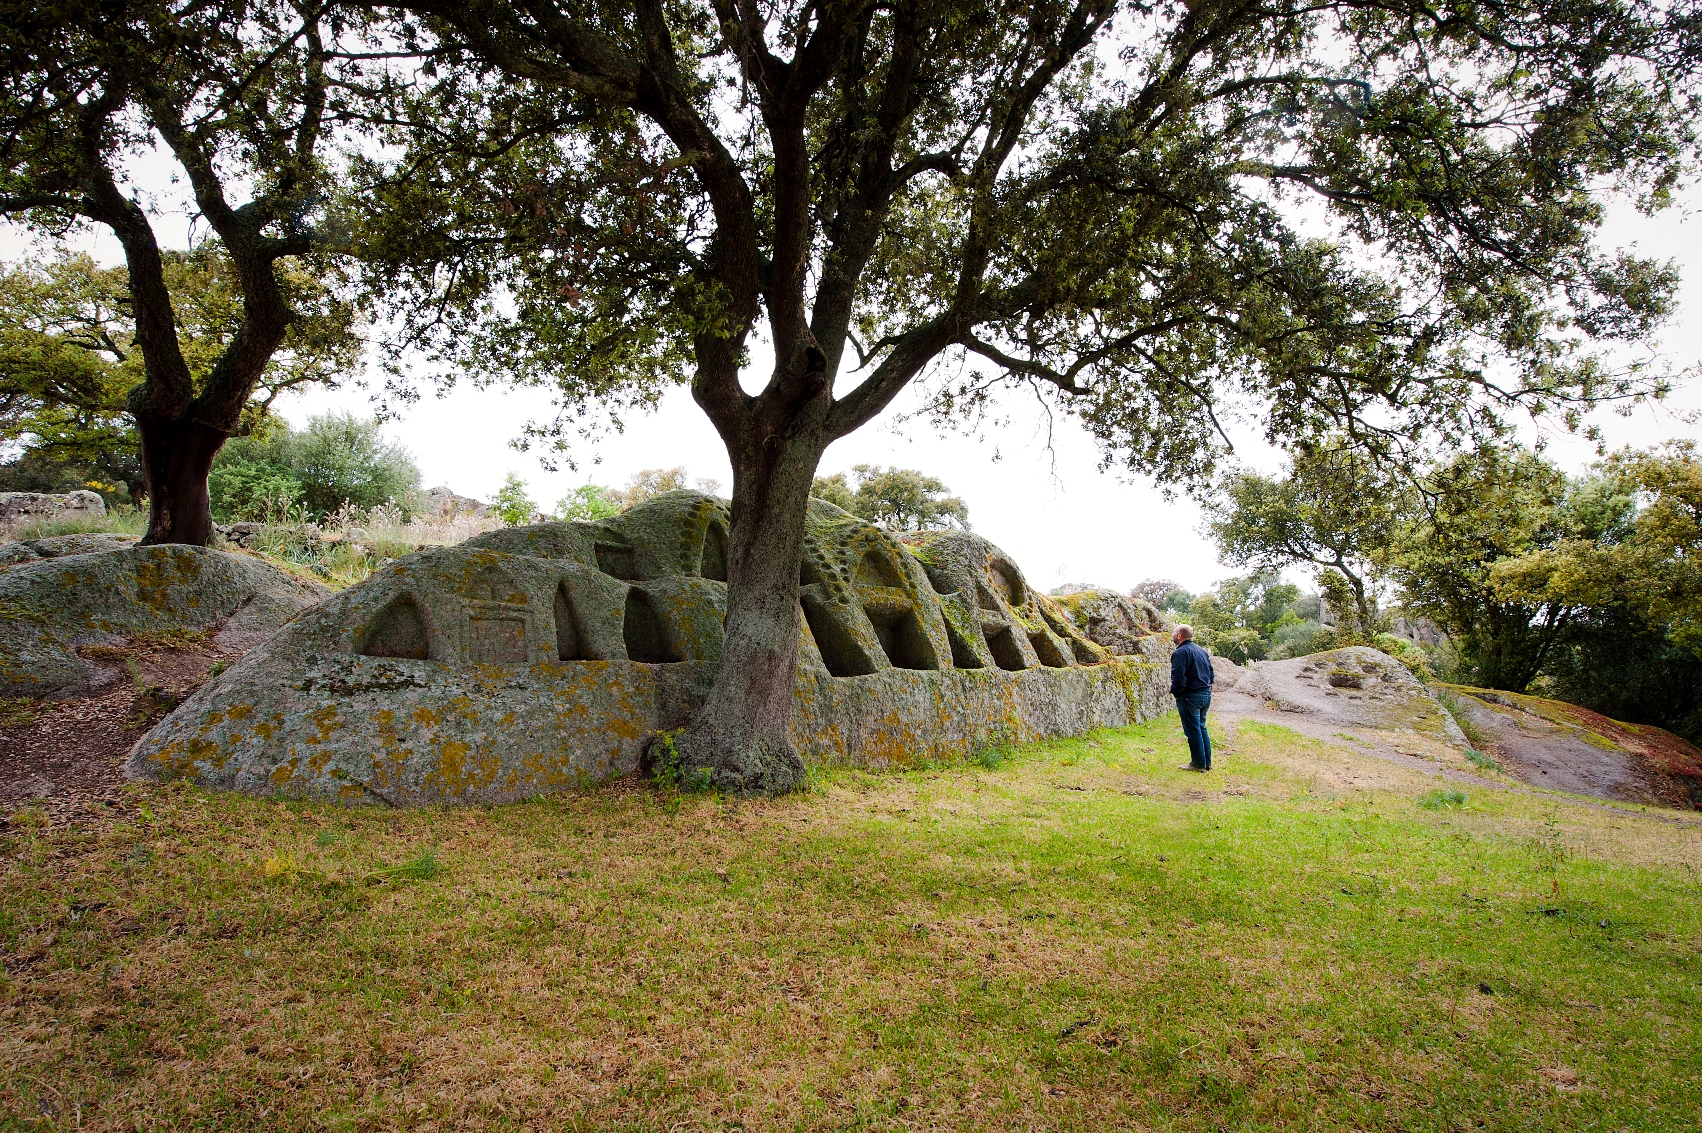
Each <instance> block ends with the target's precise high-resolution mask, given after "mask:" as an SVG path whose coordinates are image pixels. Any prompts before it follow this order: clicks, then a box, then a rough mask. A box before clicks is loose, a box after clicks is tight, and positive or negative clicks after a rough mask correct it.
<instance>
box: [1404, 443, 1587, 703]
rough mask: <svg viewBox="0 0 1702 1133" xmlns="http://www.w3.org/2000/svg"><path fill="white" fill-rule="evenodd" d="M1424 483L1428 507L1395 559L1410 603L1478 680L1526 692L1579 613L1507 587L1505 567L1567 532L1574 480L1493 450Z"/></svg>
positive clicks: (1543, 464)
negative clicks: (1501, 579) (1500, 572)
mask: <svg viewBox="0 0 1702 1133" xmlns="http://www.w3.org/2000/svg"><path fill="white" fill-rule="evenodd" d="M1422 488H1423V490H1424V493H1425V500H1426V502H1425V505H1424V507H1422V508H1421V509H1419V510H1418V511H1417V512H1416V513H1415V514H1414V515H1412V516H1410V517H1409V518H1408V519H1407V521H1406V522H1405V523H1404V524H1403V526H1402V529H1401V531H1400V534H1399V536H1398V542H1397V544H1396V546H1395V547H1394V549H1393V553H1392V555H1391V556H1390V557H1391V565H1392V573H1393V576H1394V578H1395V580H1396V581H1397V583H1398V584H1399V586H1400V588H1401V593H1402V601H1403V604H1404V605H1405V607H1406V608H1407V609H1408V610H1410V611H1411V612H1412V613H1413V614H1415V615H1417V616H1422V617H1427V618H1429V619H1430V620H1431V621H1433V622H1434V623H1435V624H1436V625H1437V626H1439V627H1441V629H1442V630H1443V631H1444V632H1445V633H1447V634H1448V635H1449V636H1450V637H1451V638H1452V639H1453V642H1454V646H1455V648H1456V650H1457V651H1458V653H1459V657H1460V661H1461V664H1462V667H1463V669H1464V672H1463V673H1461V674H1460V675H1461V676H1463V677H1465V678H1467V679H1468V680H1469V682H1470V683H1473V684H1479V685H1483V686H1485V687H1488V688H1503V689H1508V690H1509V691H1512V692H1522V691H1523V690H1524V689H1525V687H1526V686H1527V685H1528V684H1530V682H1531V680H1532V679H1533V678H1535V677H1536V675H1537V674H1538V673H1539V672H1540V671H1541V670H1542V667H1543V664H1544V662H1545V661H1546V660H1547V659H1548V658H1549V657H1550V655H1551V654H1552V652H1553V650H1554V649H1555V648H1556V646H1557V645H1558V643H1559V640H1560V636H1561V631H1562V630H1563V629H1564V627H1565V625H1566V624H1567V622H1568V621H1569V620H1570V617H1571V609H1570V606H1569V603H1568V602H1566V601H1565V600H1563V599H1560V598H1559V597H1558V596H1545V595H1543V594H1541V593H1537V592H1534V591H1524V592H1520V591H1518V590H1515V589H1513V588H1510V587H1507V586H1505V585H1497V583H1496V577H1495V575H1496V571H1497V566H1496V564H1497V563H1501V562H1503V561H1505V560H1509V559H1516V558H1521V557H1523V556H1527V555H1530V554H1532V553H1533V552H1539V551H1543V550H1545V549H1548V548H1553V547H1555V546H1557V545H1558V544H1559V543H1560V542H1561V541H1562V540H1564V539H1565V538H1566V537H1567V532H1568V521H1567V518H1566V515H1565V513H1564V506H1563V505H1564V501H1565V498H1566V491H1567V481H1566V477H1565V476H1564V475H1563V474H1562V473H1561V471H1560V470H1559V469H1558V468H1556V467H1555V466H1554V465H1553V464H1551V463H1550V462H1548V461H1547V460H1544V459H1543V458H1542V457H1540V456H1538V455H1536V454H1535V453H1532V452H1529V451H1526V450H1523V449H1516V448H1503V447H1486V448H1482V449H1479V450H1477V451H1475V452H1471V453H1466V454H1462V455H1460V456H1458V457H1455V458H1454V459H1452V460H1450V461H1448V462H1447V463H1445V464H1442V465H1440V466H1438V467H1436V468H1434V469H1432V470H1430V471H1429V472H1427V473H1426V474H1425V475H1424V477H1423V481H1422ZM1503 569H1504V568H1503Z"/></svg>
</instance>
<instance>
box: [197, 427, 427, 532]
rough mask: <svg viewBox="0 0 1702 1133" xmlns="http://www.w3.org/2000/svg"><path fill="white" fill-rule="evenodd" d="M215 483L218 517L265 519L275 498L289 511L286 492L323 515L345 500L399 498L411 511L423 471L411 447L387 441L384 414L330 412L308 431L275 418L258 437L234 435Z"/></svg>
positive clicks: (362, 504) (211, 481)
mask: <svg viewBox="0 0 1702 1133" xmlns="http://www.w3.org/2000/svg"><path fill="white" fill-rule="evenodd" d="M215 481H216V482H217V484H218V487H217V488H215V487H214V485H215ZM207 484H208V488H209V490H211V491H213V492H214V495H213V514H214V517H215V518H218V519H220V520H223V521H229V520H233V519H262V518H265V515H264V514H255V513H256V510H257V509H258V510H259V511H261V512H262V513H263V512H264V507H265V503H264V501H266V500H268V499H270V500H271V501H273V503H272V506H273V507H274V508H275V509H278V510H282V508H284V507H288V504H283V505H281V506H280V504H279V500H280V494H281V493H284V492H286V491H287V492H288V493H289V502H290V503H296V504H300V505H301V507H302V509H304V510H305V511H306V513H307V515H308V517H309V518H311V519H315V520H318V519H323V518H324V517H325V516H326V515H328V514H330V513H332V512H335V511H336V510H337V509H338V508H340V507H342V506H343V505H344V504H350V505H353V506H354V507H359V508H371V507H376V506H378V505H379V504H383V503H386V502H388V501H394V502H395V503H397V504H398V505H400V506H401V507H402V508H403V509H404V511H409V510H411V508H412V506H413V500H414V494H415V492H416V491H417V490H418V489H419V485H420V470H419V468H418V467H417V466H416V465H415V464H414V459H413V457H412V456H411V455H410V454H409V453H408V450H407V449H405V448H403V447H402V446H401V445H398V444H394V443H392V442H389V441H386V440H385V439H384V437H383V436H382V434H381V431H380V428H379V424H378V422H377V421H376V420H363V419H361V418H359V417H356V416H354V415H353V414H352V413H326V414H323V415H321V416H318V417H313V418H311V419H309V421H308V423H307V427H306V428H305V429H302V430H301V431H300V432H295V431H293V430H291V429H290V428H289V426H288V425H286V424H284V423H283V422H281V421H276V420H275V419H274V420H273V421H272V422H268V423H267V426H266V427H265V428H263V429H261V430H259V431H257V432H256V433H255V434H254V435H253V436H248V437H233V438H232V439H231V440H230V442H229V443H227V444H226V445H225V447H224V449H223V450H222V451H220V453H219V455H218V457H217V459H215V460H214V461H213V470H212V472H211V473H210V474H209V475H208V477H207Z"/></svg>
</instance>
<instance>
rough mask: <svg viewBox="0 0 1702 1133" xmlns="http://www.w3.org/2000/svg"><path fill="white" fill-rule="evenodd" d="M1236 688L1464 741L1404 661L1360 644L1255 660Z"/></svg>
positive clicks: (1325, 715)
mask: <svg viewBox="0 0 1702 1133" xmlns="http://www.w3.org/2000/svg"><path fill="white" fill-rule="evenodd" d="M1217 663H1218V659H1217V658H1213V664H1214V665H1215V664H1217ZM1236 690H1237V691H1238V692H1244V693H1248V694H1249V695H1252V696H1254V697H1257V698H1258V699H1260V700H1262V701H1263V702H1264V703H1265V704H1266V705H1267V706H1270V707H1274V708H1276V709H1278V710H1280V711H1283V712H1296V713H1305V714H1306V715H1308V716H1313V717H1316V718H1319V719H1321V720H1323V721H1327V722H1329V723H1331V724H1334V725H1339V726H1341V727H1344V728H1354V727H1358V728H1375V729H1378V730H1381V731H1390V732H1415V733H1421V734H1429V735H1434V736H1436V737H1438V738H1441V739H1445V740H1447V741H1449V742H1451V743H1455V744H1459V745H1461V746H1464V745H1465V743H1466V737H1465V734H1464V733H1463V732H1461V731H1460V726H1459V725H1458V724H1456V723H1454V718H1453V717H1452V716H1450V715H1448V711H1447V709H1445V708H1443V707H1442V703H1441V701H1439V700H1437V699H1436V697H1435V695H1434V694H1432V693H1431V691H1430V690H1429V689H1427V688H1425V687H1424V685H1423V684H1422V683H1421V682H1420V681H1419V679H1418V678H1417V677H1415V676H1413V675H1412V672H1411V671H1410V670H1409V669H1407V667H1406V666H1405V665H1402V664H1401V663H1400V662H1399V661H1397V660H1395V659H1394V658H1393V657H1391V656H1389V655H1388V654H1387V653H1381V652H1379V651H1377V650H1375V649H1370V648H1367V647H1365V646H1363V645H1354V646H1349V647H1348V648H1346V649H1331V650H1329V651H1328V652H1325V653H1313V654H1311V655H1310V656H1306V657H1293V658H1290V659H1288V660H1286V661H1259V662H1257V663H1255V664H1253V665H1250V666H1248V670H1247V676H1245V677H1242V678H1241V679H1240V681H1239V682H1237V684H1236Z"/></svg>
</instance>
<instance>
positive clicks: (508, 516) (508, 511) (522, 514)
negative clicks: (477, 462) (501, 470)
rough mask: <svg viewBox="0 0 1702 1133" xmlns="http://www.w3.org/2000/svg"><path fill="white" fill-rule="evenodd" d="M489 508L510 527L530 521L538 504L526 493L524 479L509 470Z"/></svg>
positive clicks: (535, 512)
mask: <svg viewBox="0 0 1702 1133" xmlns="http://www.w3.org/2000/svg"><path fill="white" fill-rule="evenodd" d="M491 510H492V511H494V512H496V514H497V515H498V516H500V517H501V518H502V521H503V522H504V523H506V524H507V525H508V526H510V527H519V526H520V525H521V524H522V523H531V522H532V516H534V515H536V514H537V511H538V505H537V504H535V503H533V502H532V497H531V496H528V495H527V494H526V481H524V480H522V479H521V478H520V477H519V475H518V474H516V473H513V472H510V473H509V474H508V478H507V479H506V480H504V481H503V482H502V487H500V488H498V489H497V492H496V499H495V500H494V501H493V502H492V503H491Z"/></svg>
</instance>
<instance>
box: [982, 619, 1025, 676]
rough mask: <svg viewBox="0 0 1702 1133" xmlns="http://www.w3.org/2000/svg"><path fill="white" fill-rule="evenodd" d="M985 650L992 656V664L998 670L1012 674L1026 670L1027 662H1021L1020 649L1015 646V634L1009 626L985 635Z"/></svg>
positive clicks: (1018, 646)
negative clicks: (997, 667)
mask: <svg viewBox="0 0 1702 1133" xmlns="http://www.w3.org/2000/svg"><path fill="white" fill-rule="evenodd" d="M987 649H988V651H989V652H990V653H992V654H993V662H994V664H996V665H998V666H999V668H1001V669H1005V670H1008V671H1010V672H1013V673H1020V672H1022V670H1024V669H1026V668H1028V662H1027V661H1025V660H1023V657H1022V647H1021V646H1020V645H1018V644H1017V640H1016V634H1015V632H1013V631H1012V630H1011V627H1010V626H1004V627H1003V628H1001V629H997V630H994V631H993V632H992V633H990V634H988V635H987Z"/></svg>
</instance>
